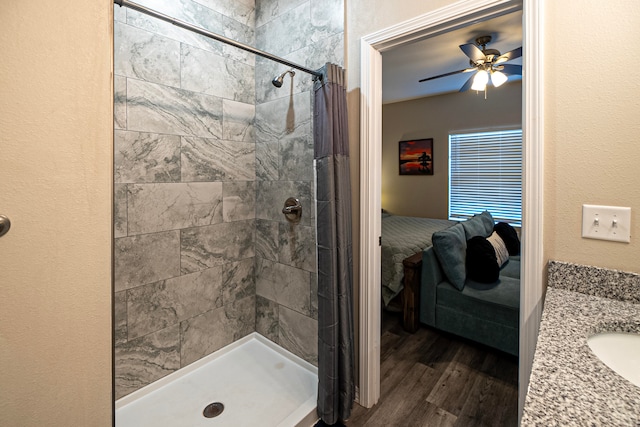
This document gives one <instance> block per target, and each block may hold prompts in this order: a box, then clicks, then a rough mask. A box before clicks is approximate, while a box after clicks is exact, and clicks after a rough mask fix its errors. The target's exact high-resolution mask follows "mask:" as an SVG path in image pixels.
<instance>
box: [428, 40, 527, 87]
mask: <svg viewBox="0 0 640 427" xmlns="http://www.w3.org/2000/svg"><path fill="white" fill-rule="evenodd" d="M489 42H491V36H481V37H478V38H477V39H476V43H475V44H473V43H467V44H462V45H460V49H461V50H462V52H464V54H465V55H467V56H468V57H469V64H470V66H471V67H470V68H465V69H464V70H458V71H451V72H450V73H444V74H440V75H438V76H433V77H427V78H425V79H422V80H418V81H419V82H420V83H421V82H426V81H429V80H433V79H439V78H440V77H447V76H452V75H454V74H461V73H470V72H474V71H475V73H474V74H473V75H472V76H471V77H469V78H468V79H467V81H466V82H465V84H464V85H462V87H461V88H460V92H464V91H467V90H469V89H473V90H482V91H484V90H485V89H486V88H487V84H488V83H489V82H491V84H493V86H495V87H498V86H500V85H502V84H503V83H504V82H506V81H507V79H508V77H509V76H511V75H522V66H521V65H514V64H505V62H507V61H511V60H512V59H516V58H519V57H521V56H522V46H521V47H519V48H517V49H513V50H511V51H509V52H507V53H504V54H500V52H499V51H498V50H496V49H487V47H486V46H487V44H488V43H489ZM479 46H481V47H482V49H480V47H479Z"/></svg>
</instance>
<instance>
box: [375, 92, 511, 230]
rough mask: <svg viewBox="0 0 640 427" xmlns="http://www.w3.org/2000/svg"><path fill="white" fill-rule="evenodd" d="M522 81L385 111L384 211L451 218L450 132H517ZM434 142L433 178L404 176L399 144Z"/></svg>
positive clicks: (403, 104)
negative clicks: (399, 158)
mask: <svg viewBox="0 0 640 427" xmlns="http://www.w3.org/2000/svg"><path fill="white" fill-rule="evenodd" d="M521 122H522V84H521V83H520V82H519V81H516V82H513V83H509V84H505V85H504V86H502V87H500V88H497V89H496V88H489V89H488V91H487V99H484V93H478V94H475V93H473V92H463V93H458V92H456V93H451V94H446V95H440V96H432V97H428V98H420V99H414V100H411V101H404V102H397V103H394V104H387V105H384V106H383V107H382V208H383V209H386V210H388V211H389V212H391V213H393V214H396V215H405V216H418V217H424V218H442V219H447V216H448V212H447V211H448V189H449V185H448V183H449V181H448V177H449V165H448V163H449V133H450V132H454V131H465V130H495V129H500V128H506V127H511V128H514V127H515V128H518V127H520V126H521ZM420 138H433V157H434V165H433V175H425V176H417V175H400V174H399V171H398V141H405V140H409V139H420Z"/></svg>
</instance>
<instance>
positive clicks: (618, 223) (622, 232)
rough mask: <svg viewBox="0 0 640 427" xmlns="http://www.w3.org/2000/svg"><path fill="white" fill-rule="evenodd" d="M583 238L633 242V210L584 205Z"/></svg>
mask: <svg viewBox="0 0 640 427" xmlns="http://www.w3.org/2000/svg"><path fill="white" fill-rule="evenodd" d="M582 237H586V238H588V239H601V240H612V241H614V242H627V243H629V242H630V241H631V208H625V207H619V206H599V205H582Z"/></svg>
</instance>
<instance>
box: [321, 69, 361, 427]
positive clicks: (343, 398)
mask: <svg viewBox="0 0 640 427" xmlns="http://www.w3.org/2000/svg"><path fill="white" fill-rule="evenodd" d="M321 71H322V74H323V78H322V80H317V81H316V83H315V86H314V93H315V96H314V114H313V129H314V130H313V136H314V158H315V164H316V182H317V189H316V191H317V193H316V199H317V217H316V218H317V230H318V231H317V233H318V237H317V238H318V416H320V418H321V419H322V421H324V422H325V423H326V424H329V425H331V424H335V423H337V422H338V421H341V420H346V419H347V418H349V415H350V414H351V408H352V406H353V399H354V397H355V383H354V360H353V357H354V356H353V353H354V351H353V296H352V293H353V291H352V274H351V273H352V269H353V267H352V264H353V255H352V246H351V183H350V175H349V141H348V139H349V135H348V132H347V99H346V89H345V84H346V82H345V72H344V70H343V69H342V68H341V67H340V66H338V65H335V64H326V65H325V66H324V67H323V68H322V70H321Z"/></svg>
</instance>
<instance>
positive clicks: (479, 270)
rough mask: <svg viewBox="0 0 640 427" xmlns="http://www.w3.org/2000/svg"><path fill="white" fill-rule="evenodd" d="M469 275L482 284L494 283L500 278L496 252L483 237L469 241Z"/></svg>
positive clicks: (467, 259) (467, 260) (476, 237)
mask: <svg viewBox="0 0 640 427" xmlns="http://www.w3.org/2000/svg"><path fill="white" fill-rule="evenodd" d="M466 262H467V275H468V276H469V278H470V279H472V280H475V281H476V282H480V283H493V282H495V281H497V280H498V278H499V277H500V266H499V265H498V258H497V257H496V251H495V250H494V249H493V246H492V245H491V243H490V242H489V241H488V240H487V239H485V238H484V237H482V236H475V237H472V238H471V239H469V240H467V257H466Z"/></svg>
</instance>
